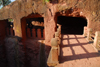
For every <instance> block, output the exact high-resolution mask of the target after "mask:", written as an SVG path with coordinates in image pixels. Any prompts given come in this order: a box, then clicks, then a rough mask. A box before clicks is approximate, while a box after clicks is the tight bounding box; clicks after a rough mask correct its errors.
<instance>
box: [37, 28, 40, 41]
mask: <svg viewBox="0 0 100 67" xmlns="http://www.w3.org/2000/svg"><path fill="white" fill-rule="evenodd" d="M37 36H38V38H39V39H40V38H41V29H37Z"/></svg>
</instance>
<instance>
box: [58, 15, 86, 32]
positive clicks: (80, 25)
mask: <svg viewBox="0 0 100 67" xmlns="http://www.w3.org/2000/svg"><path fill="white" fill-rule="evenodd" d="M57 23H58V24H61V25H62V27H61V33H62V34H83V29H84V26H87V20H86V19H84V18H81V17H66V16H58V18H57Z"/></svg>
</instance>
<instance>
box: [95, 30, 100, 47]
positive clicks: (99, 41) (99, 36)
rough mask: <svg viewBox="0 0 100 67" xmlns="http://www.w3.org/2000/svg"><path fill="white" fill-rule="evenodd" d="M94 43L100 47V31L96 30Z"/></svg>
mask: <svg viewBox="0 0 100 67" xmlns="http://www.w3.org/2000/svg"><path fill="white" fill-rule="evenodd" d="M93 45H94V46H95V47H96V48H99V49H100V31H96V33H95V38H94V44H93Z"/></svg>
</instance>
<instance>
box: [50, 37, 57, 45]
mask: <svg viewBox="0 0 100 67" xmlns="http://www.w3.org/2000/svg"><path fill="white" fill-rule="evenodd" d="M51 46H58V38H52V39H51Z"/></svg>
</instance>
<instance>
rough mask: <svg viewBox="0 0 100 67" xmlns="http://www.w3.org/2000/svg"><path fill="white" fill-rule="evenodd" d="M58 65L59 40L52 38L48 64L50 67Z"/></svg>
mask: <svg viewBox="0 0 100 67" xmlns="http://www.w3.org/2000/svg"><path fill="white" fill-rule="evenodd" d="M58 63H59V61H58V38H52V39H51V50H50V53H49V57H48V61H47V64H48V66H56V65H57V64H58Z"/></svg>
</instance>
